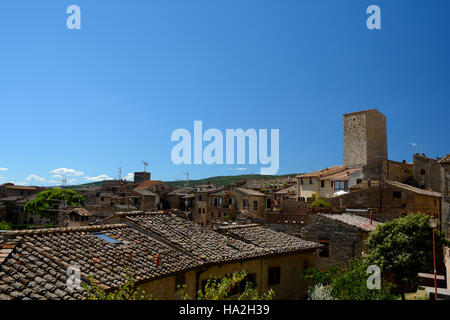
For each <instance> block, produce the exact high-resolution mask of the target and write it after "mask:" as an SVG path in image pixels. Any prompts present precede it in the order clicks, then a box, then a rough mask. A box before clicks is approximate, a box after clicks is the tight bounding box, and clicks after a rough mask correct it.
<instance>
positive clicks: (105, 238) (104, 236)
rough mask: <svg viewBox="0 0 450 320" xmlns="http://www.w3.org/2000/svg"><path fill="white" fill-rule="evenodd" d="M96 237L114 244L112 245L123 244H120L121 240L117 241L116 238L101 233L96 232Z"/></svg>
mask: <svg viewBox="0 0 450 320" xmlns="http://www.w3.org/2000/svg"><path fill="white" fill-rule="evenodd" d="M93 234H94V235H95V236H97V237H98V238H100V239H102V240H105V241H106V242H109V243H112V244H121V243H122V242H120V241H119V240H116V239H114V238H111V237H110V236H107V235H106V234H104V233H101V232H94V233H93Z"/></svg>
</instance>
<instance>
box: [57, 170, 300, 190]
mask: <svg viewBox="0 0 450 320" xmlns="http://www.w3.org/2000/svg"><path fill="white" fill-rule="evenodd" d="M296 175H297V174H296V173H291V174H284V175H279V176H269V175H260V174H243V175H237V176H217V177H209V178H204V179H197V180H189V185H190V186H195V185H202V184H208V183H209V184H215V185H219V186H228V185H230V184H233V183H236V182H239V181H245V180H274V179H277V178H287V177H295V176H296ZM165 182H166V183H167V184H169V185H170V186H172V187H174V188H181V187H184V185H185V184H186V181H184V180H177V181H165ZM100 184H101V181H98V182H91V183H85V184H79V185H71V186H67V187H66V188H67V189H76V188H80V187H88V186H96V185H100Z"/></svg>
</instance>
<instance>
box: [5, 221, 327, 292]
mask: <svg viewBox="0 0 450 320" xmlns="http://www.w3.org/2000/svg"><path fill="white" fill-rule="evenodd" d="M115 221H116V222H120V223H117V224H106V225H97V226H88V227H73V228H57V229H40V230H25V231H12V232H5V233H2V234H1V235H0V236H1V237H0V300H9V299H38V300H39V299H42V300H43V299H51V300H60V299H85V298H86V293H85V292H84V291H83V290H82V289H76V288H75V290H71V289H70V288H69V287H68V285H67V280H68V278H69V276H70V274H68V268H69V267H72V268H73V267H77V268H79V272H80V280H81V281H82V282H85V283H88V282H89V281H90V278H91V277H92V278H93V280H94V281H95V282H96V283H97V284H99V285H100V286H101V287H102V288H103V289H104V290H105V291H106V292H108V291H110V290H114V289H115V288H117V287H118V286H119V285H121V284H123V283H124V280H125V275H126V273H125V270H126V269H129V271H130V272H131V274H132V276H133V277H134V279H136V285H137V286H139V287H140V288H141V289H144V290H146V292H148V293H151V294H152V296H153V298H156V299H160V300H162V299H180V298H181V296H180V292H179V291H178V286H179V285H180V286H182V285H184V284H186V285H187V293H188V294H189V296H190V297H191V298H196V293H197V292H198V290H201V289H202V288H203V287H204V285H205V283H206V281H207V280H208V279H209V278H210V277H212V276H215V277H218V278H221V277H223V276H225V275H227V274H231V273H233V272H236V271H242V270H244V269H247V270H248V272H249V276H248V278H247V281H251V282H252V283H253V284H254V285H255V288H256V290H257V291H258V292H259V293H260V294H261V293H263V292H265V291H267V290H268V289H269V288H271V289H274V290H275V292H276V295H275V298H276V299H302V298H304V296H305V293H306V289H307V284H308V282H307V281H305V280H304V279H302V277H301V275H302V274H303V272H304V271H305V268H307V267H309V266H314V265H315V261H316V258H317V255H316V251H317V249H318V248H320V245H319V244H318V243H314V242H310V241H305V240H302V239H298V238H295V237H291V236H289V235H286V234H283V233H278V232H275V231H272V230H270V229H266V228H263V227H261V226H258V225H247V226H243V227H231V228H227V229H223V230H221V232H220V233H219V232H216V231H213V230H211V229H208V228H203V227H200V226H198V225H195V224H193V223H191V222H188V221H186V220H184V219H181V218H178V217H177V216H175V215H169V214H156V213H154V214H127V215H116V216H114V217H113V218H110V219H106V220H103V221H102V222H103V223H113V222H115ZM231 289H232V292H233V293H235V294H238V293H239V292H240V290H241V289H242V287H235V288H231Z"/></svg>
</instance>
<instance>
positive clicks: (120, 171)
mask: <svg viewBox="0 0 450 320" xmlns="http://www.w3.org/2000/svg"><path fill="white" fill-rule="evenodd" d="M119 180H122V167H120V168H119Z"/></svg>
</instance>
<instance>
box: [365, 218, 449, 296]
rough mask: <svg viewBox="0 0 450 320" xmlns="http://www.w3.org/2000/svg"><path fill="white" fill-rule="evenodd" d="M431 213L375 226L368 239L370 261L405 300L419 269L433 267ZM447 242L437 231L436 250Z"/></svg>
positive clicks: (426, 270) (416, 280) (414, 282)
mask: <svg viewBox="0 0 450 320" xmlns="http://www.w3.org/2000/svg"><path fill="white" fill-rule="evenodd" d="M429 220H430V216H429V215H425V214H409V215H407V216H406V217H403V218H398V219H395V220H392V221H390V222H387V223H385V224H383V225H380V226H378V227H377V229H376V230H375V231H373V232H371V233H370V235H369V238H368V240H367V245H368V248H369V254H368V257H367V260H368V262H369V263H370V264H374V265H377V266H379V267H380V268H381V269H382V270H383V272H385V273H386V274H387V275H389V278H390V279H391V281H392V282H393V283H395V284H396V288H395V291H396V292H399V293H400V294H401V296H402V299H403V300H404V299H405V292H406V291H408V289H409V290H412V291H416V290H417V288H418V285H419V276H418V273H419V272H429V271H431V270H433V238H432V230H431V228H430V226H429ZM444 242H446V241H445V239H444V237H443V234H442V233H441V232H436V248H437V249H436V250H437V252H438V251H439V248H440V245H441V244H442V243H444Z"/></svg>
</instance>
